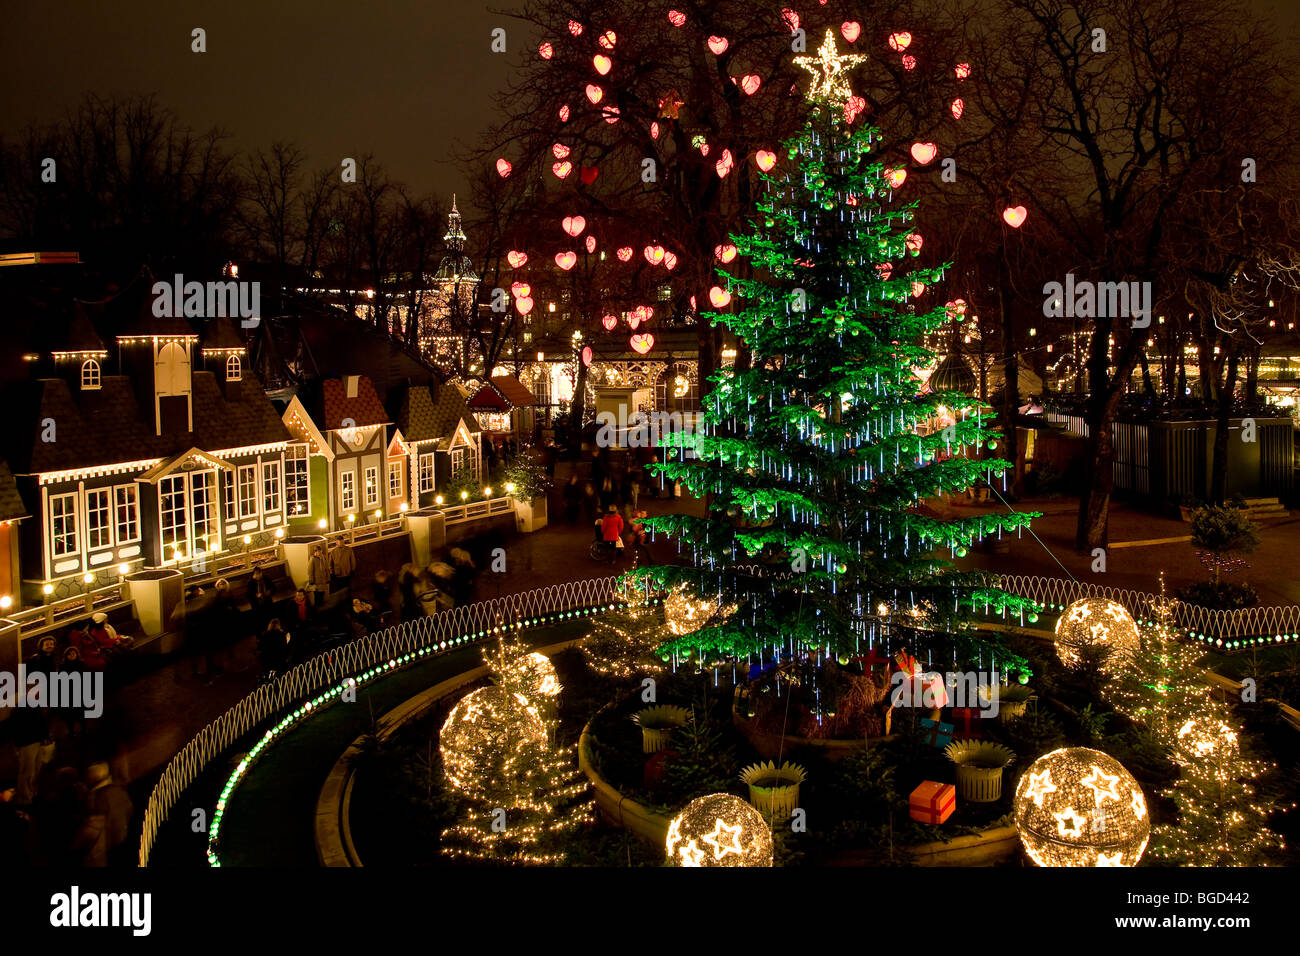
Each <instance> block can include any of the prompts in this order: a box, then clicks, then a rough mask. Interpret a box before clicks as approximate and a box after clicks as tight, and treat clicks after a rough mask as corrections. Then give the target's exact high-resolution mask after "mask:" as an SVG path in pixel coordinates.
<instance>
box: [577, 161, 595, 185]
mask: <svg viewBox="0 0 1300 956" xmlns="http://www.w3.org/2000/svg"><path fill="white" fill-rule="evenodd" d="M578 175H579V176H580V177H581V178H582V181H583V182H584V183H585V184H586V185H588V186H590V185H591V184H592V183H594V182H595V181H596V177H597V176H599V175H600V170H599V169H597V168H596V167H595V166H583V167H582V169H581V170H580V171H579V173H578Z"/></svg>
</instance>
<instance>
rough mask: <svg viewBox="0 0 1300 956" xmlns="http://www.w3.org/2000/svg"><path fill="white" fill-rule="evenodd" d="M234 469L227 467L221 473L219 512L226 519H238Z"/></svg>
mask: <svg viewBox="0 0 1300 956" xmlns="http://www.w3.org/2000/svg"><path fill="white" fill-rule="evenodd" d="M235 488H236V482H235V470H234V469H233V468H228V469H225V470H223V471H222V473H221V497H222V505H223V507H222V509H221V512H222V514H223V515H224V516H225V519H226V520H227V521H238V520H239V496H238V494H237V492H236V490H235Z"/></svg>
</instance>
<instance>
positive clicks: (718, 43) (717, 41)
mask: <svg viewBox="0 0 1300 956" xmlns="http://www.w3.org/2000/svg"><path fill="white" fill-rule="evenodd" d="M730 45H731V43H730V41H728V40H727V38H726V37H709V49H710V50H711V51H713V54H714V56H722V54H723V53H725V52H726V51H727V47H728V46H730Z"/></svg>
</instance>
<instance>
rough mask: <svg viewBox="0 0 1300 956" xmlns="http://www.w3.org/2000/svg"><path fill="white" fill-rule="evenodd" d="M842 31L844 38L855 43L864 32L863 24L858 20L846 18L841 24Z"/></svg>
mask: <svg viewBox="0 0 1300 956" xmlns="http://www.w3.org/2000/svg"><path fill="white" fill-rule="evenodd" d="M840 33H841V34H843V36H844V39H846V40H848V41H849V42H850V43H855V42H857V39H858V37H859V36H860V35H861V33H862V24H861V23H858V22H857V21H856V20H845V21H844V22H843V23H841V24H840Z"/></svg>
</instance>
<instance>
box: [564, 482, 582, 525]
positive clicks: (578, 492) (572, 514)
mask: <svg viewBox="0 0 1300 956" xmlns="http://www.w3.org/2000/svg"><path fill="white" fill-rule="evenodd" d="M563 494H564V519H565V520H566V521H567V522H569V524H576V523H577V521H578V512H579V511H580V510H581V508H582V487H581V486H580V485H579V484H578V476H577V475H570V476H569V483H568V484H567V485H565V486H564V492H563Z"/></svg>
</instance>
